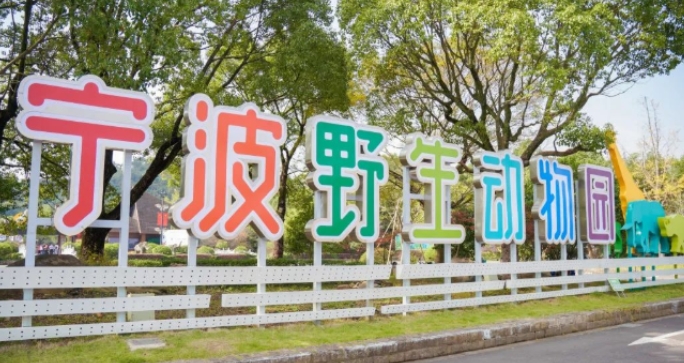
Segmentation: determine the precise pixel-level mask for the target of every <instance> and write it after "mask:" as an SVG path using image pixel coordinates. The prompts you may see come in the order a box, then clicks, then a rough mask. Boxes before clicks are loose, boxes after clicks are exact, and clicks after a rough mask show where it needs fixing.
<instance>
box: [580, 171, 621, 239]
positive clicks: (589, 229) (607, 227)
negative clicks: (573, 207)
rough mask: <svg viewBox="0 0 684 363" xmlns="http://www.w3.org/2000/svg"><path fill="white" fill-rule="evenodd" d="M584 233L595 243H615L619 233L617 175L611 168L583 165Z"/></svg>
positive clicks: (581, 199)
mask: <svg viewBox="0 0 684 363" xmlns="http://www.w3.org/2000/svg"><path fill="white" fill-rule="evenodd" d="M578 174H579V183H578V188H577V189H578V190H577V192H578V193H579V198H578V199H579V204H580V205H579V209H580V217H579V219H580V223H579V224H580V236H581V238H582V240H583V241H586V242H588V243H591V244H612V243H613V242H614V241H615V239H616V232H615V196H614V194H613V193H614V191H615V186H614V183H615V176H614V175H613V171H612V170H611V169H609V168H602V167H600V166H596V165H580V167H579V170H578Z"/></svg>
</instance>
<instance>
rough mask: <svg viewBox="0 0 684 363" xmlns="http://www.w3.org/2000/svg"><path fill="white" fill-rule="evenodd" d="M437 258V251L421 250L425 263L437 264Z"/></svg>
mask: <svg viewBox="0 0 684 363" xmlns="http://www.w3.org/2000/svg"><path fill="white" fill-rule="evenodd" d="M438 257H439V253H437V250H436V249H434V248H428V249H425V250H423V259H425V262H433V263H435V262H438V261H437V258H438Z"/></svg>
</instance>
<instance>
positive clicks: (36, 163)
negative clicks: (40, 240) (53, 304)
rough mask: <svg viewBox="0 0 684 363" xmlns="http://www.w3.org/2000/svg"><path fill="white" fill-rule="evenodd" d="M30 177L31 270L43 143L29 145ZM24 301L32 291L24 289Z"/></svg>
mask: <svg viewBox="0 0 684 363" xmlns="http://www.w3.org/2000/svg"><path fill="white" fill-rule="evenodd" d="M31 152H32V154H31V176H30V178H31V179H30V183H31V184H30V186H29V188H30V189H29V205H28V222H27V224H26V257H25V258H24V266H25V267H26V268H31V267H35V266H36V239H37V236H36V233H37V230H38V199H39V194H40V161H41V160H40V158H41V154H42V152H43V143H42V142H40V141H33V143H32V145H31ZM24 300H33V289H24ZM21 326H23V327H29V326H31V317H30V316H24V317H22V318H21Z"/></svg>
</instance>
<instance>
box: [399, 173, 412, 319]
mask: <svg viewBox="0 0 684 363" xmlns="http://www.w3.org/2000/svg"><path fill="white" fill-rule="evenodd" d="M402 171H403V178H402V182H403V188H402V190H403V196H402V200H403V208H402V211H401V212H402V226H406V225H408V224H410V223H411V175H410V172H409V168H408V167H407V166H404V167H402ZM401 264H402V265H410V264H411V244H410V243H406V241H404V236H403V235H402V237H401ZM402 286H403V287H404V289H405V290H407V289H408V287H410V286H411V280H409V279H403V280H402ZM401 303H402V305H408V304H410V303H411V297H409V296H402V299H401ZM402 315H403V316H406V312H404V313H402Z"/></svg>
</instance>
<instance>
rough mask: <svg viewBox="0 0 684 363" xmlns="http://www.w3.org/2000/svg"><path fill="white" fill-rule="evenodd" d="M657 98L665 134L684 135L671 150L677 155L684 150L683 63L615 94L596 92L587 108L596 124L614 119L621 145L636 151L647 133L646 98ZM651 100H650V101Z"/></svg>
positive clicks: (623, 149) (622, 148) (585, 110)
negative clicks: (645, 131)
mask: <svg viewBox="0 0 684 363" xmlns="http://www.w3.org/2000/svg"><path fill="white" fill-rule="evenodd" d="M644 97H647V98H648V99H649V100H653V101H655V104H656V106H657V114H658V118H659V119H660V122H661V127H662V129H663V134H665V135H673V134H674V133H676V132H679V137H680V138H681V139H680V140H679V141H678V142H677V143H676V144H675V146H674V148H673V149H674V150H672V151H673V152H674V153H675V155H676V156H681V155H683V154H684V134H683V133H682V129H684V65H680V66H679V67H677V68H676V69H675V70H674V71H672V72H670V74H668V75H662V76H657V77H652V78H648V79H645V80H642V81H639V82H638V83H637V84H635V85H632V86H631V87H629V88H628V89H626V90H624V92H623V93H621V94H619V95H615V96H613V97H606V96H597V97H594V98H593V99H590V100H589V102H588V103H587V105H586V106H585V108H584V112H585V113H586V114H588V115H589V116H590V117H591V119H592V121H593V122H594V123H595V124H597V125H604V124H606V123H608V122H609V123H612V124H613V126H615V130H616V132H617V143H618V147H619V148H620V150H622V151H629V152H636V151H637V150H638V149H637V148H638V143H639V139H641V137H642V135H643V134H644V123H645V122H646V111H645V109H644V106H643V99H644ZM649 102H650V101H649Z"/></svg>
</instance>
